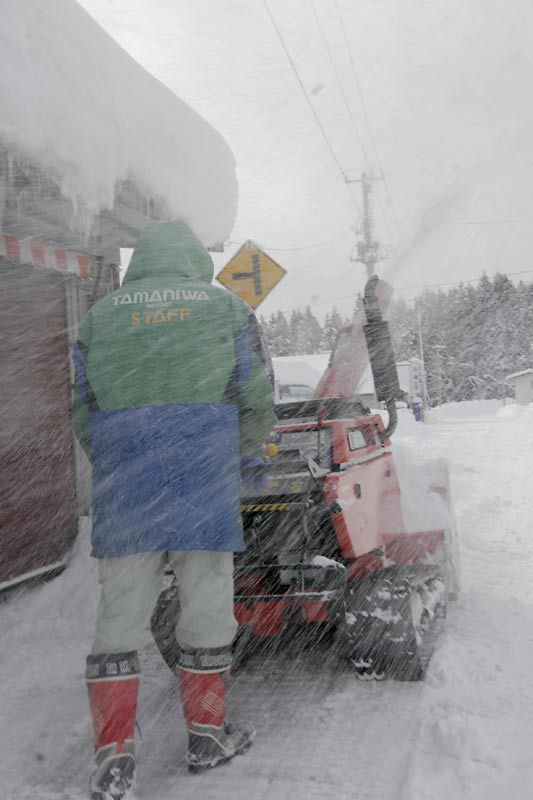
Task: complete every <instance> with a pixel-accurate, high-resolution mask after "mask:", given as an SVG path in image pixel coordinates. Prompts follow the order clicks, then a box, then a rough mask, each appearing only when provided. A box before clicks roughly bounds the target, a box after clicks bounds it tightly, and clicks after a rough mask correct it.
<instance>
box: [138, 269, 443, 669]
mask: <svg viewBox="0 0 533 800" xmlns="http://www.w3.org/2000/svg"><path fill="white" fill-rule="evenodd" d="M389 299H390V289H389V287H388V286H387V284H385V283H384V282H382V281H379V280H378V279H377V277H373V278H371V279H370V280H369V281H368V283H367V286H366V289H365V298H364V300H365V302H364V316H363V314H362V315H361V318H360V319H355V320H354V322H353V324H352V325H350V326H348V327H346V328H343V329H342V330H341V331H340V332H339V335H338V338H337V343H336V346H335V348H334V349H333V352H332V355H331V358H330V362H329V365H328V368H327V369H326V372H325V373H324V376H323V378H322V380H321V382H320V384H319V386H318V387H317V389H316V391H315V397H314V399H313V400H310V401H306V402H296V403H295V402H291V403H284V404H280V405H278V406H277V407H276V412H277V417H278V424H277V425H276V426H275V429H274V431H273V433H272V436H271V441H270V443H269V446H268V448H267V451H268V453H269V454H270V459H269V464H268V467H267V469H268V483H267V487H266V489H265V490H264V491H263V492H262V493H261V494H259V495H257V494H256V495H253V496H250V495H244V496H243V497H242V505H241V509H242V517H243V523H244V531H245V541H246V545H247V549H246V552H244V553H238V554H236V556H235V615H236V618H237V620H238V622H239V625H240V628H239V634H238V636H237V640H236V644H235V658H236V661H241V660H242V659H243V658H246V657H247V655H250V654H253V653H254V652H255V651H256V650H257V649H258V648H259V649H261V648H265V647H267V648H269V647H270V648H271V649H275V647H276V646H278V645H279V643H280V642H281V643H282V642H283V641H284V637H285V639H286V638H287V634H288V633H289V636H290V639H291V641H292V642H293V643H294V642H295V641H296V642H298V643H302V642H306V646H308V644H309V643H313V642H315V643H317V646H318V643H320V646H321V647H324V646H326V645H325V643H327V651H328V653H329V654H331V653H334V654H335V657H340V658H343V659H347V660H348V662H349V663H350V664H351V665H352V666H353V668H354V670H355V672H356V674H357V675H358V676H359V677H363V678H375V679H380V678H387V677H391V678H396V679H400V680H419V679H421V678H423V677H424V675H425V673H426V670H427V667H428V664H429V661H430V658H431V655H432V653H433V650H434V647H435V641H436V638H437V635H438V633H439V631H440V629H441V627H442V623H443V620H444V617H445V615H446V606H447V600H448V598H449V597H453V596H455V595H456V593H457V591H458V549H457V541H456V531H455V524H454V518H453V513H452V509H451V503H450V494H449V482H448V474H447V469H446V466H445V465H444V464H443V462H441V461H436V462H429V464H423V465H419V467H417V470H418V475H417V476H416V477H415V478H414V486H415V491H416V493H417V495H418V496H417V503H416V505H417V510H418V512H419V519H420V518H422V519H424V517H425V515H426V511H427V515H426V516H427V518H428V522H427V524H426V523H424V524H423V528H422V529H418V530H417V529H413V530H409V529H408V526H407V524H406V521H405V519H404V516H405V515H404V509H403V507H402V493H401V482H400V480H399V478H398V473H397V470H396V466H395V462H394V458H393V453H392V447H391V436H392V434H393V432H394V430H395V427H396V423H397V411H396V402H395V400H396V398H397V397H398V395H399V384H398V377H397V372H396V365H395V361H394V354H393V350H392V345H391V340H390V334H389V328H388V323H387V322H386V321H384V320H383V317H382V312H381V306H383V307H384V306H386V305H387V303H388V300H389ZM380 302H381V306H380ZM368 359H370V363H371V367H372V372H373V377H374V385H375V391H376V396H377V399H378V401H381V402H383V403H384V404H385V407H386V409H387V411H388V422H387V424H386V425H385V424H384V422H383V420H382V417H381V415H379V414H372V413H370V411H369V410H368V409H366V408H365V407H364V406H363V405H362V404H361V403H360V402H359V400H358V399H357V397H356V389H357V386H358V384H359V381H360V379H361V376H362V374H363V371H364V369H365V368H366V365H367V363H368ZM411 527H412V526H411ZM177 613H178V608H177V592H176V588H175V586H171V587H170V588H169V589H168V590H167V591H166V592H164V593H163V594H162V595H161V598H160V601H159V604H158V607H157V609H156V611H155V613H154V616H153V618H152V630H153V633H154V637H155V639H156V641H157V643H158V646H159V649H160V650H161V652H162V654H163V656H164V658H165V660H166V661H167V663H168V664H169V665H170V666H173V664H174V663H175V660H176V656H177V644H176V642H175V638H174V633H173V629H174V624H175V621H176V615H177ZM295 626H296V627H297V628H298V632H299V633H298V635H294V629H295ZM302 646H303V645H302Z"/></svg>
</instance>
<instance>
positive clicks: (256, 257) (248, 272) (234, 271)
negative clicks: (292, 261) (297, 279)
mask: <svg viewBox="0 0 533 800" xmlns="http://www.w3.org/2000/svg"><path fill="white" fill-rule="evenodd" d="M286 274H287V272H286V270H284V269H283V267H281V266H280V265H279V264H278V263H277V262H276V261H274V259H272V258H270V256H267V254H266V253H264V252H263V251H262V250H260V249H259V247H258V246H257V245H256V244H254V242H252V241H251V240H250V239H248V241H246V242H245V243H244V244H243V246H242V247H241V248H240V249H239V250H238V251H237V252H236V253H235V255H234V256H233V258H232V259H230V260H229V261H228V263H227V264H226V266H225V267H224V268H223V269H222V270H221V271H220V272H219V273H218V275H217V276H216V277H217V281H219V282H220V283H221V284H222V285H223V286H225V287H226V289H229V290H230V291H231V292H233V293H234V294H236V295H238V296H239V297H240V298H242V299H243V300H244V301H245V302H246V303H248V305H249V306H251V307H252V308H253V309H256V308H257V306H258V305H259V304H260V303H261V302H262V301H263V300H264V299H265V297H266V296H267V295H268V294H269V293H270V292H271V291H272V289H273V288H274V286H276V285H277V284H278V283H279V282H280V280H281V279H282V278H283V277H284V276H285V275H286Z"/></svg>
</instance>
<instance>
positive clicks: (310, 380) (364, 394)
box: [272, 353, 425, 408]
mask: <svg viewBox="0 0 533 800" xmlns="http://www.w3.org/2000/svg"><path fill="white" fill-rule="evenodd" d="M329 359H330V354H329V353H314V354H313V355H305V356H278V357H275V358H273V359H272V364H273V367H274V377H275V381H276V391H275V399H276V402H278V403H283V402H290V401H291V400H309V399H310V398H311V397H313V393H314V390H315V388H316V386H317V385H318V383H319V381H320V378H321V377H322V375H323V373H324V370H325V369H326V367H327V366H328V363H329ZM396 368H397V370H398V380H399V382H400V389H401V397H399V398H397V399H398V400H404V401H405V402H406V403H407V404H408V405H409V406H410V405H411V404H412V402H413V399H414V398H415V397H418V398H423V397H424V393H425V388H424V387H425V374H424V369H423V366H422V362H421V361H420V360H419V359H417V358H413V359H411V360H410V361H400V362H398V363H397V364H396ZM357 396H358V397H359V399H360V400H361V402H362V403H363V405H365V406H368V407H369V408H377V407H378V405H379V403H378V401H377V400H376V393H375V390H374V380H373V378H372V370H371V368H370V364H368V366H367V368H366V370H365V372H364V373H363V377H362V378H361V380H360V381H359V386H358V387H357Z"/></svg>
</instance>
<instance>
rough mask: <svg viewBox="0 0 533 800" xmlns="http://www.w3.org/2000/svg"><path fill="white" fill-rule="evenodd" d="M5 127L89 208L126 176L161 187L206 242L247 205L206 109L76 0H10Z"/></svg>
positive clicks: (1, 121)
mask: <svg viewBox="0 0 533 800" xmlns="http://www.w3.org/2000/svg"><path fill="white" fill-rule="evenodd" d="M0 18H1V20H2V25H1V26H0V101H1V108H2V112H1V116H0V139H2V140H4V142H5V143H6V144H8V146H10V147H14V148H16V149H17V150H19V151H21V153H22V154H23V155H26V156H28V157H30V158H32V159H33V160H35V161H37V162H38V163H39V165H40V166H41V167H42V168H44V169H45V170H47V171H49V172H50V174H51V176H52V177H54V178H55V179H56V180H58V182H59V184H60V186H61V189H62V191H63V193H64V194H65V195H66V196H67V197H69V198H71V199H72V200H73V201H74V204H75V207H77V208H78V209H79V210H80V211H83V210H86V212H88V214H89V217H90V216H91V215H92V214H94V213H96V212H98V211H100V210H101V209H104V208H112V206H113V202H114V190H115V184H116V183H117V181H120V180H123V179H126V178H132V179H133V180H135V181H136V183H137V184H138V185H139V186H140V187H141V188H142V189H143V190H144V191H146V192H147V193H151V194H155V195H160V196H161V197H163V199H164V200H165V201H166V202H167V204H168V207H169V211H170V213H171V214H172V215H173V216H176V217H183V218H184V219H185V220H187V222H189V224H190V225H191V226H192V227H193V228H194V230H195V231H196V232H197V234H198V235H199V236H200V238H201V239H202V241H203V242H204V243H206V244H209V243H213V242H215V241H217V240H223V239H224V238H227V237H228V236H229V234H230V232H231V229H232V226H233V222H234V219H235V214H236V206H237V182H236V177H235V164H234V159H233V155H232V153H231V151H230V149H229V147H228V146H227V144H226V143H225V141H224V140H223V139H222V137H221V136H220V135H219V134H218V133H217V132H216V131H215V130H214V129H213V128H212V127H211V126H210V125H209V124H208V123H207V122H206V121H205V120H204V119H202V118H201V117H200V116H199V115H198V114H197V113H196V112H195V111H193V110H192V109H191V108H190V107H189V106H187V105H186V104H185V103H183V102H182V101H181V100H180V99H179V98H177V97H176V96H175V95H174V94H172V92H170V91H169V90H168V89H166V88H165V87H164V86H163V85H162V84H161V83H159V82H158V81H157V80H156V79H155V78H153V77H152V76H151V75H149V74H148V73H147V72H146V71H145V70H143V69H142V67H140V66H139V64H137V63H136V62H135V61H134V60H133V59H132V58H131V57H130V56H129V55H127V54H126V53H125V52H124V51H123V50H122V49H121V48H120V47H119V46H118V45H117V44H116V43H115V42H114V41H113V40H112V39H111V38H110V37H109V36H108V35H107V33H105V32H104V31H103V30H102V29H101V28H100V27H99V26H98V25H97V23H96V22H94V20H93V19H92V18H91V17H90V16H89V15H88V14H87V13H86V12H85V11H84V10H83V9H82V8H81V7H80V6H79V5H78V4H77V3H75V2H73V0H55V1H54V2H52V3H51V2H49V0H24V2H23V3H14V2H11V0H0Z"/></svg>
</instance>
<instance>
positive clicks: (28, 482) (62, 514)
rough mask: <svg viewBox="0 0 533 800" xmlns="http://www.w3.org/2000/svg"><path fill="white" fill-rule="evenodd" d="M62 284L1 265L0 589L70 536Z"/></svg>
mask: <svg viewBox="0 0 533 800" xmlns="http://www.w3.org/2000/svg"><path fill="white" fill-rule="evenodd" d="M65 280H68V279H66V278H65V277H64V276H63V275H60V274H58V273H56V272H54V271H53V270H44V269H42V270H38V269H36V268H35V267H32V266H29V265H13V264H11V263H9V262H7V261H5V260H4V259H0V320H1V336H0V361H1V363H2V381H1V384H0V385H1V390H0V398H1V399H0V532H1V533H0V536H1V540H0V547H1V558H0V584H1V583H5V582H7V581H12V580H14V579H16V578H17V577H18V576H20V575H23V574H26V573H31V572H35V571H36V570H41V569H43V568H45V567H47V566H50V565H53V564H56V563H58V562H61V560H62V559H63V558H64V556H65V554H66V552H67V550H68V548H69V546H70V544H71V543H72V540H73V538H74V536H75V534H76V530H77V509H76V485H75V484H76V478H75V475H76V473H75V463H74V449H73V441H72V423H71V378H70V372H69V361H68V345H67V338H66V335H65V331H66V297H65Z"/></svg>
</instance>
